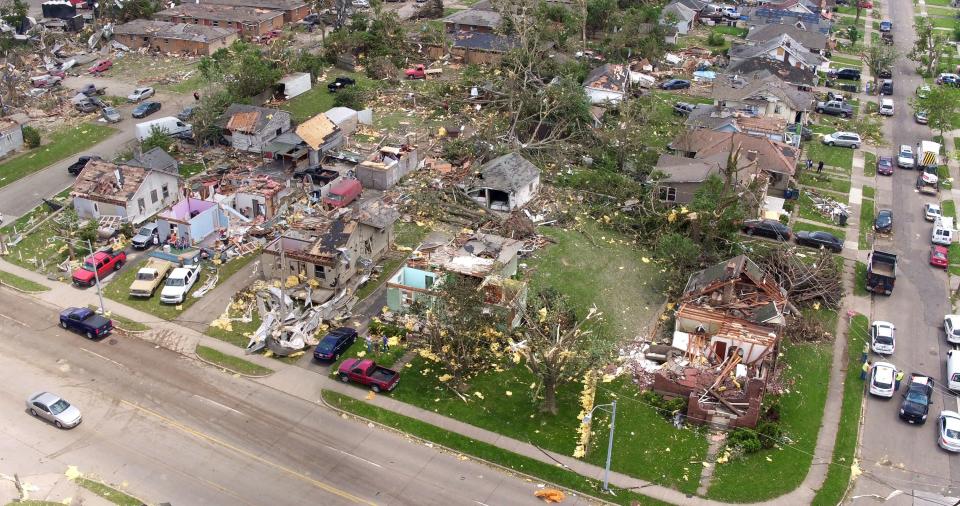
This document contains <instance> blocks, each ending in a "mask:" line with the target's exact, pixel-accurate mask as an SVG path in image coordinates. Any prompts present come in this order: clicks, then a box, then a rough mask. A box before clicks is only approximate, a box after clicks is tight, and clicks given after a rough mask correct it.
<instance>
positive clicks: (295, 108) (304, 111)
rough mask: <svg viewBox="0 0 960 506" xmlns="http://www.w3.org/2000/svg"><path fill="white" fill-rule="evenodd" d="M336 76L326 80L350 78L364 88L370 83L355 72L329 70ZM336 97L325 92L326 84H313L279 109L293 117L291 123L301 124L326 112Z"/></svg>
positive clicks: (329, 76) (332, 75)
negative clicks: (308, 89) (341, 77)
mask: <svg viewBox="0 0 960 506" xmlns="http://www.w3.org/2000/svg"><path fill="white" fill-rule="evenodd" d="M331 70H332V71H333V72H334V73H335V74H336V75H334V74H329V75H328V78H329V80H330V81H332V80H333V79H334V78H335V77H340V76H344V77H350V78H352V79H355V80H356V81H357V84H356V85H357V86H365V85H367V84H369V83H370V80H369V79H368V78H367V77H366V76H364V75H362V74H357V73H355V72H347V71H344V70H340V69H331ZM334 97H336V94H335V93H330V92H329V91H328V90H327V85H326V83H314V84H313V88H311V89H310V91H308V92H306V93H304V94H302V95H300V96H297V97H294V98H293V99H291V100H289V101H288V102H286V103H285V104H283V105H281V106H280V108H281V109H283V110H285V111H289V112H290V113H291V114H292V115H293V121H295V122H297V123H302V122H304V121H306V120H308V119H310V118H312V117H314V116H316V115H317V114H320V113H321V112H326V111H328V110H330V109H331V108H332V107H333V99H334Z"/></svg>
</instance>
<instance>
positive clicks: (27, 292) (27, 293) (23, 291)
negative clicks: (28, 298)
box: [0, 280, 50, 295]
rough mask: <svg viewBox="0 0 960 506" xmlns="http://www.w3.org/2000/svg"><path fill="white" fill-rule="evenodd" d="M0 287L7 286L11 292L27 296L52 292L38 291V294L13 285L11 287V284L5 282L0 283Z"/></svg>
mask: <svg viewBox="0 0 960 506" xmlns="http://www.w3.org/2000/svg"><path fill="white" fill-rule="evenodd" d="M28 281H29V280H28ZM38 284H39V283H38ZM0 286H5V287H7V288H9V289H11V290H14V291H16V292H20V293H22V294H25V295H39V294H41V293H45V292H49V291H50V289H49V288H47V289H46V290H40V291H37V292H33V291H30V290H24V289H22V288H17V287H15V286H13V285H11V284H9V283H5V282H3V281H0Z"/></svg>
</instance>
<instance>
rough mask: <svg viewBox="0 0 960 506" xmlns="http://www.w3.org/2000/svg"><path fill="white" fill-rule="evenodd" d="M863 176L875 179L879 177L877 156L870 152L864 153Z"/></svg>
mask: <svg viewBox="0 0 960 506" xmlns="http://www.w3.org/2000/svg"><path fill="white" fill-rule="evenodd" d="M863 175H864V176H867V177H873V176H876V175H877V155H875V154H873V153H871V152H869V151H864V152H863Z"/></svg>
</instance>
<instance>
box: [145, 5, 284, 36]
mask: <svg viewBox="0 0 960 506" xmlns="http://www.w3.org/2000/svg"><path fill="white" fill-rule="evenodd" d="M153 17H154V18H156V19H159V20H163V21H169V22H171V23H184V24H188V25H202V26H209V27H215V28H230V29H234V30H237V31H238V32H239V33H240V36H241V37H243V38H245V39H250V38H253V37H259V36H261V35H265V34H266V33H267V32H269V31H271V30H280V29H281V28H283V13H282V12H280V11H275V10H270V9H258V8H256V7H246V6H239V5H217V4H210V3H204V4H191V3H184V4H180V5H177V6H175V7H173V8H170V9H166V10H162V11H160V12H158V13H156V14H154V15H153Z"/></svg>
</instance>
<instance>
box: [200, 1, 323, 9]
mask: <svg viewBox="0 0 960 506" xmlns="http://www.w3.org/2000/svg"><path fill="white" fill-rule="evenodd" d="M204 2H205V3H207V4H217V5H239V6H242V7H255V8H258V9H276V10H280V11H291V10H295V9H299V8H301V7H306V5H307V4H306V2H304V1H303V0H204Z"/></svg>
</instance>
